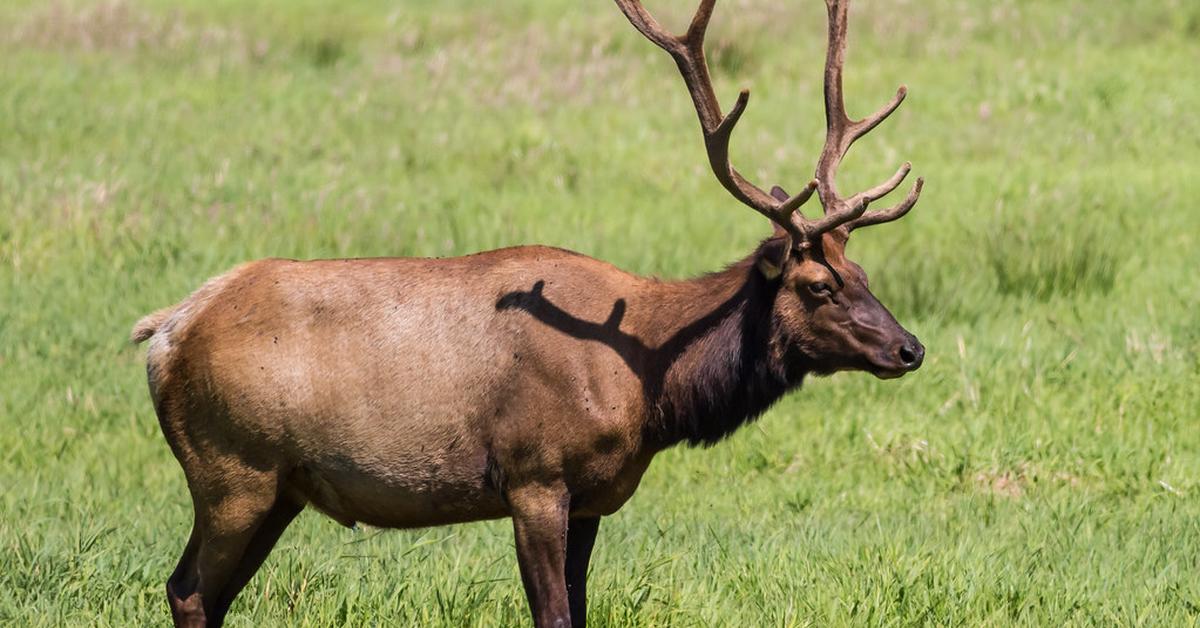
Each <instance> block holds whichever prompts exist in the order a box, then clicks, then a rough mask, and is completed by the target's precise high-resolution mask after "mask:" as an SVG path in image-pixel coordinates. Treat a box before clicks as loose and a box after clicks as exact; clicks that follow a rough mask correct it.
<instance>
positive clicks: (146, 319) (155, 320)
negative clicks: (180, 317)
mask: <svg viewBox="0 0 1200 628" xmlns="http://www.w3.org/2000/svg"><path fill="white" fill-rule="evenodd" d="M178 307H179V306H178V305H172V306H171V307H164V308H163V309H161V310H158V311H156V312H154V313H151V314H147V315H146V316H143V317H142V319H141V320H139V321H138V322H137V324H136V325H134V326H133V331H132V332H130V333H129V341H130V342H132V343H133V344H135V345H136V344H138V343H140V342H142V341H144V340H146V339H148V338H150V336H153V335H154V334H155V332H157V331H158V328H159V327H161V326H162V324H163V321H165V320H167V318H168V317H170V316H171V315H172V314H174V313H175V310H176V309H178Z"/></svg>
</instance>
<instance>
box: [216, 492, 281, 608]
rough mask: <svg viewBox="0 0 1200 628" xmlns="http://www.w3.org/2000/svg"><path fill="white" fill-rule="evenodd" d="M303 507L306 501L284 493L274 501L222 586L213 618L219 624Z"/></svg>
mask: <svg viewBox="0 0 1200 628" xmlns="http://www.w3.org/2000/svg"><path fill="white" fill-rule="evenodd" d="M302 510H304V505H303V504H299V503H296V502H295V501H293V500H292V499H289V498H287V497H284V496H282V495H281V496H280V497H279V499H278V500H277V501H276V502H275V505H274V506H272V507H271V510H270V511H269V512H267V516H266V517H265V518H264V519H263V521H262V523H261V524H259V526H258V530H257V531H256V532H255V533H254V536H253V537H251V539H250V544H249V545H248V546H246V550H245V552H243V553H242V559H241V561H239V562H238V565H237V568H236V569H235V570H234V571H233V574H232V575H230V576H229V581H228V582H226V583H225V588H223V589H222V590H221V596H220V598H218V600H217V604H216V608H215V609H214V611H213V616H212V621H215V622H216V623H218V624H219V623H221V622H223V621H224V620H225V614H226V613H227V612H229V606H230V605H231V604H233V600H234V598H236V597H237V596H238V594H239V593H241V592H242V589H243V588H245V586H246V583H248V582H250V578H252V577H254V574H255V572H257V571H258V568H259V567H261V566H262V564H263V561H264V560H266V559H267V555H268V554H270V553H271V549H272V548H274V547H275V543H276V542H277V541H279V537H280V536H281V535H282V534H283V531H284V530H286V529H287V527H288V524H290V523H291V522H292V520H293V519H295V518H296V515H298V514H300V511H302Z"/></svg>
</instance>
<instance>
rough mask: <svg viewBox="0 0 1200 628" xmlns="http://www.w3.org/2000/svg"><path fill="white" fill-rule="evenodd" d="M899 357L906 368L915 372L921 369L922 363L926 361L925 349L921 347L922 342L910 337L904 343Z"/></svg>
mask: <svg viewBox="0 0 1200 628" xmlns="http://www.w3.org/2000/svg"><path fill="white" fill-rule="evenodd" d="M898 357H899V358H900V363H901V364H903V365H904V368H906V369H908V370H910V371H915V370H917V369H918V368H920V367H921V362H923V361H924V360H925V347H924V346H922V345H921V341H919V340H917V339H916V338H914V337H912V336H909V337H908V339H907V340H905V341H904V344H902V345H900V350H899V355H898Z"/></svg>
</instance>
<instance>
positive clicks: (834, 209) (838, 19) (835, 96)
mask: <svg viewBox="0 0 1200 628" xmlns="http://www.w3.org/2000/svg"><path fill="white" fill-rule="evenodd" d="M849 4H850V3H849V0H825V7H826V10H827V12H828V14H829V42H828V48H827V51H826V56H825V123H826V133H825V147H824V148H823V149H822V151H821V158H820V160H819V161H818V162H817V173H816V177H817V181H818V182H819V186H818V188H817V193H818V195H819V196H820V198H821V204H822V205H823V206H824V208H825V218H824V219H822V220H821V221H818V224H820V226H822V227H825V226H828V228H826V229H824V230H828V229H833V228H837V227H838V226H840V225H842V224H847V223H850V224H852V225H854V226H866V225H867V224H877V221H878V222H886V220H883V219H881V218H877V217H876V216H877V214H875V213H872V214H870V216H871V218H867V217H865V216H864V212H866V209H867V205H868V204H869V203H871V202H874V201H876V200H878V199H880V198H882V197H884V196H885V195H887V194H888V193H890V192H891V191H892V190H894V189H896V187H897V186H899V185H900V183H901V182H902V181H903V180H904V178H905V177H906V176H908V172H909V170H911V168H912V165H911V164H909V163H907V162H905V164H904V165H902V166H900V169H899V170H897V171H896V174H894V175H892V177H891V178H890V179H888V180H887V181H885V182H883V183H881V184H879V185H877V186H875V187H873V188H871V189H869V190H866V191H864V192H860V193H858V194H855V195H854V196H851V197H850V198H849V199H843V198H842V197H841V196H839V195H838V192H837V185H836V183H835V180H836V177H837V168H838V165H840V164H841V161H842V158H843V157H845V156H846V152H847V151H849V150H850V146H851V145H852V144H854V142H855V140H857V139H858V138H860V137H862V136H864V135H866V134H867V133H869V132H870V131H871V129H874V128H875V127H876V126H878V125H879V124H880V123H881V122H883V121H884V120H886V119H887V117H888V116H890V115H891V114H892V112H893V111H895V110H896V108H897V107H899V106H900V103H902V102H904V97H905V96H906V95H907V94H908V89H907V88H906V87H905V86H903V85H901V86H900V88H899V89H898V90H896V95H895V96H893V97H892V99H891V100H890V101H888V103H887V104H886V105H884V106H883V107H882V108H880V109H879V110H878V111H876V112H875V113H873V114H871V115H869V116H867V117H865V118H862V119H861V120H851V119H850V116H849V115H847V113H846V101H845V96H844V92H843V89H842V68H843V67H844V66H845V61H846V31H847V22H848V17H847V14H848V10H849ZM920 185H921V184H920V183H919V182H918V184H917V185H916V186H915V187H914V192H913V193H910V197H912V203H915V202H916V198H915V196H914V194H915V195H919V194H920ZM905 205H907V207H905ZM901 208H903V209H902V210H901ZM911 208H912V204H911V203H908V199H906V200H905V201H904V202H902V203H900V204H899V205H897V206H895V207H893V208H891V209H889V210H886V212H879V214H884V213H889V212H893V211H898V215H896V216H895V218H899V217H900V216H902V215H904V213H905V212H907V211H908V210H909V209H911ZM889 215H890V214H889ZM895 218H888V219H887V220H895ZM852 228H853V227H852ZM817 232H818V233H821V232H823V231H817Z"/></svg>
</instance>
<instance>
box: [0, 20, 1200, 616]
mask: <svg viewBox="0 0 1200 628" xmlns="http://www.w3.org/2000/svg"><path fill="white" fill-rule="evenodd" d="M688 4H689V3H685V2H674V3H669V4H668V3H665V2H656V3H652V7H653V8H655V9H656V10H657V11H659V12H661V13H662V14H664V16H665V17H664V19H665V20H667V21H669V22H670V23H673V24H682V23H684V21H685V20H686V17H687V16H686V14H687V12H688V10H689V7H688V6H686V5H688ZM660 5H667V6H660ZM823 28H824V16H823V10H822V8H821V7H820V3H818V2H815V1H812V2H804V3H788V4H786V5H785V4H784V3H768V2H765V1H764V0H749V1H746V2H742V3H737V8H736V10H735V9H733V8H731V7H724V8H719V9H718V14H717V17H716V18H715V21H714V24H713V27H712V32H711V33H710V36H709V39H710V41H711V42H712V50H713V51H714V54H713V56H714V62H713V65H714V72H715V80H716V84H717V88H718V91H719V93H720V94H721V95H722V97H723V98H725V99H728V102H731V99H732V98H733V96H734V94H735V93H736V89H737V88H738V87H741V86H743V85H745V86H750V87H751V88H752V90H753V93H754V98H753V99H752V102H751V105H750V107H749V109H748V111H747V114H746V116H745V117H744V119H743V121H742V124H741V125H740V128H739V130H738V134H737V136H736V137H735V141H734V149H733V150H734V154H735V160H736V161H737V163H738V164H739V166H740V167H741V168H742V170H743V172H747V173H749V174H750V175H751V176H752V178H754V179H756V180H759V181H762V182H763V183H765V184H770V183H774V182H776V181H781V182H792V183H791V185H792V186H793V187H795V186H798V185H799V182H801V181H803V180H804V179H805V177H806V176H807V175H808V173H809V172H811V169H812V167H813V163H814V159H815V153H816V150H817V148H818V147H819V145H820V141H821V134H822V132H823V127H822V123H823V118H822V113H821V109H820V107H821V103H820V87H819V82H818V81H819V76H820V74H819V72H820V70H819V68H820V58H821V54H822V53H821V50H822V46H823V39H822V37H823ZM851 32H852V42H851V52H850V56H849V61H848V64H849V65H848V69H847V72H848V74H847V93H848V98H849V101H850V108H851V111H852V113H854V112H860V113H861V112H864V111H866V110H868V109H869V108H870V107H873V106H874V105H875V104H876V103H881V102H883V101H884V100H886V98H887V97H888V96H889V95H890V94H891V90H893V89H894V88H895V85H896V84H897V83H899V82H904V83H907V84H908V85H909V87H910V90H911V93H910V97H909V101H908V102H907V103H906V104H905V106H904V107H903V108H902V109H901V111H900V112H899V113H898V114H897V115H896V116H894V117H893V119H892V120H890V121H889V122H888V123H887V124H886V125H885V126H884V127H881V128H880V129H878V130H876V131H875V132H874V133H873V134H872V135H871V136H870V138H869V139H867V140H864V142H863V144H862V145H861V146H860V147H859V148H857V149H856V151H855V152H854V153H853V154H852V155H851V156H850V157H849V158H848V159H847V162H846V164H845V166H844V168H843V173H844V174H843V177H842V186H843V188H845V189H851V188H853V187H856V186H864V185H866V184H869V183H871V182H873V181H875V180H877V179H880V178H882V177H883V176H886V175H887V174H890V172H891V171H892V169H894V168H895V166H896V164H897V163H898V162H899V161H902V160H904V159H911V160H912V161H913V163H914V164H915V166H916V170H917V172H918V173H919V174H921V175H924V176H926V177H927V185H926V193H925V195H924V198H923V199H922V202H921V204H920V206H919V207H918V208H917V209H916V210H915V211H914V212H913V214H911V215H910V216H909V217H908V218H906V219H905V220H904V221H901V222H899V223H896V224H894V225H890V226H887V227H881V228H877V229H872V230H867V231H865V232H863V233H862V234H860V235H856V236H855V241H854V242H853V243H852V244H851V251H850V253H851V255H852V257H855V258H856V259H857V260H858V261H859V262H860V263H862V265H863V266H864V267H865V268H866V269H867V271H868V272H869V273H870V275H871V278H872V286H873V289H874V290H875V292H876V294H877V295H878V296H879V297H880V298H881V300H883V301H884V303H886V304H888V305H889V306H891V307H892V309H893V311H894V312H895V313H896V314H897V316H898V317H899V318H900V319H901V321H902V322H903V323H904V324H905V325H906V326H907V327H908V328H909V329H910V330H912V331H914V332H915V333H916V334H917V335H918V336H920V337H921V339H922V340H923V341H924V342H925V343H926V345H927V347H928V356H929V357H928V359H927V361H926V366H925V367H924V368H923V369H922V370H921V371H920V372H919V373H916V374H914V375H912V376H909V377H906V378H904V379H903V380H899V381H895V382H879V381H875V380H873V379H871V378H869V377H868V376H865V375H857V374H843V375H839V376H836V377H833V378H830V379H826V380H814V381H811V382H810V383H808V384H807V385H806V386H805V388H804V390H803V391H801V392H799V393H797V394H794V395H792V396H790V397H788V398H787V399H786V400H785V401H783V402H782V403H780V404H779V405H778V406H777V407H776V408H775V409H773V410H772V411H771V412H770V413H769V415H768V416H766V417H765V418H764V419H762V420H761V421H760V422H759V423H757V424H755V425H754V426H752V427H749V428H746V429H743V430H742V431H741V432H740V433H738V434H737V435H736V436H735V437H733V438H732V439H731V440H729V441H728V442H726V443H723V444H721V445H719V446H717V447H715V448H712V449H710V450H686V449H679V450H673V451H670V452H668V453H666V454H664V455H663V456H661V457H660V458H659V459H658V460H657V461H656V463H655V465H654V466H652V467H651V470H650V472H649V473H648V475H647V477H646V478H645V481H644V482H643V484H642V487H641V489H640V490H639V492H638V494H637V496H635V498H634V499H633V500H632V501H631V502H630V503H629V504H628V505H627V506H626V507H625V509H624V510H623V511H622V512H621V513H619V514H618V515H617V516H614V517H612V518H610V519H607V520H606V521H605V523H604V525H603V526H602V527H601V536H600V541H599V545H598V548H597V553H596V556H595V560H594V563H593V570H592V581H591V587H590V590H591V592H592V595H591V597H592V606H591V612H590V619H591V620H592V621H593V622H594V623H595V624H597V625H600V626H631V625H684V626H688V625H727V624H731V623H734V622H737V623H740V624H742V625H747V626H794V625H811V626H831V625H833V626H836V625H864V624H865V625H911V624H933V625H1105V626H1108V625H1188V624H1191V625H1194V624H1196V623H1197V622H1198V621H1200V578H1198V575H1200V429H1196V418H1197V409H1198V408H1200V326H1198V325H1197V319H1196V312H1197V311H1198V308H1200V282H1198V281H1197V279H1196V274H1195V273H1196V269H1197V268H1200V242H1197V238H1198V235H1200V213H1198V212H1197V211H1196V208H1195V207H1194V205H1195V203H1194V200H1193V199H1195V198H1197V197H1198V196H1200V178H1198V177H1197V176H1196V168H1197V157H1198V156H1200V116H1196V115H1195V112H1196V111H1200V83H1198V82H1196V81H1194V80H1190V79H1189V78H1188V77H1189V74H1188V72H1190V71H1191V70H1190V68H1193V66H1194V65H1195V59H1196V58H1197V55H1200V38H1198V37H1197V35H1198V34H1200V8H1198V7H1197V5H1195V4H1194V3H1187V2H1180V1H1171V0H1161V1H1157V2H1133V1H1132V0H1120V1H1117V2H1108V3H1094V2H1083V1H1082V0H1074V1H1072V0H1055V1H1052V2H1034V1H1032V0H1006V1H1003V2H996V3H975V2H955V1H951V0H935V1H932V2H923V3H911V2H903V3H902V2H885V1H884V0H862V1H860V2H858V3H856V8H855V11H854V13H853V17H852V25H851ZM0 77H2V83H3V85H4V86H5V87H4V89H3V90H0V304H2V306H0V623H10V624H14V625H22V626H58V625H83V624H86V625H144V624H163V623H165V622H166V621H167V613H166V607H165V602H164V599H163V594H162V584H163V581H164V580H165V578H166V576H167V575H168V573H169V572H170V570H171V568H172V567H173V565H174V562H175V560H176V558H177V556H178V554H179V552H180V551H181V549H182V545H183V542H184V540H185V537H186V534H187V530H188V527H189V525H190V517H191V515H190V504H189V503H188V499H187V496H186V491H185V488H184V484H183V477H182V474H181V473H180V471H179V469H178V467H177V465H176V463H175V461H174V459H173V458H172V457H171V455H170V453H169V451H168V449H167V448H166V446H165V443H164V442H163V440H162V437H161V435H160V434H159V433H158V427H157V424H156V422H155V420H154V417H153V413H152V410H151V407H150V403H149V401H148V399H147V395H146V390H145V382H144V374H143V366H142V354H141V351H139V350H137V349H134V348H131V347H129V346H128V345H127V344H126V342H125V338H126V334H127V332H128V329H129V327H130V325H131V324H132V323H133V321H134V320H136V319H137V318H138V317H139V316H140V315H141V314H143V313H145V312H147V311H150V310H152V309H155V308H157V307H161V306H163V305H167V304H170V303H173V302H175V301H177V300H179V299H180V298H182V297H183V296H184V295H186V294H187V293H188V292H189V291H190V290H192V289H194V288H195V287H196V286H198V285H199V284H200V283H201V282H202V281H203V280H204V279H205V278H207V277H209V276H211V275H213V274H216V273H218V272H221V271H223V270H225V269H227V268H228V267H230V266H232V265H234V264H236V263H238V262H240V261H244V260H247V259H252V258H257V257H263V256H290V257H330V256H367V255H453V254H459V253H466V252H470V251H476V250H481V249H488V248H493V247H498V246H504V245H510V244H518V243H530V242H541V243H547V244H554V245H559V246H564V247H568V248H572V249H575V250H578V251H581V252H584V253H587V254H589V255H593V256H596V257H599V258H602V259H606V260H610V261H612V262H614V263H616V264H618V265H620V266H622V267H624V268H627V269H630V270H633V271H637V272H640V273H646V274H659V275H663V276H672V277H675V276H686V275H692V274H696V273H700V272H704V271H707V270H712V269H714V268H717V267H719V266H721V265H722V264H724V263H725V262H727V261H730V260H732V259H735V258H737V257H740V256H741V255H744V254H745V253H746V252H747V251H749V250H750V249H751V247H752V246H753V245H754V243H755V242H756V241H757V239H758V238H760V237H762V236H763V235H765V234H766V233H767V232H768V231H767V226H766V225H765V224H763V222H762V221H761V220H760V219H756V218H754V217H753V216H752V214H751V213H750V212H748V211H746V210H745V209H743V208H741V207H739V206H737V205H736V204H735V203H734V202H732V201H731V200H729V199H728V198H727V196H726V195H725V194H724V192H722V191H721V190H720V189H719V187H718V185H717V184H716V183H715V182H714V181H713V180H712V177H711V175H709V174H708V173H707V172H706V169H705V166H704V163H705V162H704V157H703V152H702V148H701V143H700V141H699V136H698V133H697V130H696V128H695V119H694V114H693V113H692V111H691V106H690V103H688V101H687V98H686V97H685V96H684V92H683V89H682V87H681V85H680V84H679V80H678V77H677V76H676V75H675V71H674V68H673V67H672V65H671V64H670V62H669V60H668V59H667V58H666V57H665V55H663V54H662V53H661V52H660V51H658V50H656V49H654V48H653V47H652V46H650V45H649V44H648V43H646V42H644V41H642V40H641V39H640V38H639V37H638V36H636V34H635V33H634V32H633V31H632V30H631V29H630V27H629V26H628V24H627V23H625V22H624V20H623V19H622V18H621V17H620V15H619V13H618V12H617V10H616V8H615V7H613V6H610V5H609V3H605V2H595V3H586V4H585V3H579V2H567V1H565V0H537V1H535V0H515V1H514V2H508V3H503V5H492V4H488V3H476V2H464V1H461V0H454V1H450V2H430V1H417V2H409V3H403V5H396V4H394V3H387V2H382V1H380V0H370V1H366V2H358V3H354V4H353V5H352V6H350V7H345V6H342V5H341V4H339V3H334V2H328V1H326V0H304V1H303V2H290V1H289V2H284V1H283V0H269V1H266V2H255V3H251V2H245V1H244V0H220V1H218V2H207V1H206V2H201V1H200V0H181V1H170V2H168V1H167V0H105V1H103V2H99V3H96V2H92V1H90V0H72V1H65V2H58V3H52V4H49V5H47V4H46V3H42V2H35V1H33V0H17V1H15V2H9V3H6V4H5V6H4V7H2V8H0ZM525 617H526V610H525V602H524V598H523V594H522V593H521V590H520V587H519V582H518V577H517V569H516V561H515V557H514V555H513V552H512V540H511V532H510V530H509V526H508V524H507V523H506V522H491V523H484V524H474V525H468V526H459V527H451V528H437V529H430V530H418V531H408V532H381V531H376V530H367V531H363V532H357V533H356V532H351V531H347V530H345V529H342V528H340V527H338V526H337V525H336V524H334V523H333V522H331V521H329V520H326V519H323V518H321V517H320V516H318V515H316V514H312V513H308V514H305V515H302V516H301V518H300V519H299V521H298V522H297V524H295V525H294V526H293V527H292V528H291V529H290V530H289V532H288V533H287V535H286V536H285V537H284V539H283V541H282V543H281V545H280V547H279V548H278V549H277V550H276V552H275V553H274V554H273V555H272V558H271V559H270V560H269V561H268V564H267V565H266V566H265V567H264V569H263V571H261V572H260V574H259V575H258V577H257V578H256V580H255V581H254V582H253V583H251V585H250V587H249V588H248V589H247V591H246V592H245V593H244V594H243V595H242V597H241V598H240V599H239V602H238V603H237V605H235V608H234V612H233V615H232V617H231V624H232V625H235V626H257V625H293V624H302V625H379V624H400V625H423V626H493V625H511V624H519V623H522V622H526V621H527V620H526V618H525Z"/></svg>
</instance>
